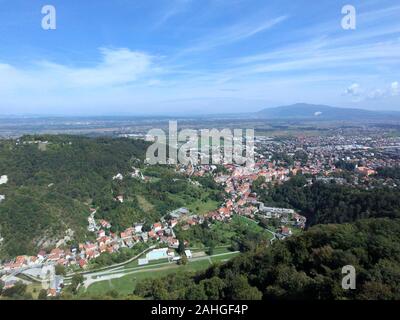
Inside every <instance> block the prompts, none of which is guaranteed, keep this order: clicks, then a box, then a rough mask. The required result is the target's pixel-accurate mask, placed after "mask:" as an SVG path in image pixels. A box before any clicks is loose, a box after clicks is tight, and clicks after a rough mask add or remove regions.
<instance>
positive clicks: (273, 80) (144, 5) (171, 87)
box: [0, 0, 400, 115]
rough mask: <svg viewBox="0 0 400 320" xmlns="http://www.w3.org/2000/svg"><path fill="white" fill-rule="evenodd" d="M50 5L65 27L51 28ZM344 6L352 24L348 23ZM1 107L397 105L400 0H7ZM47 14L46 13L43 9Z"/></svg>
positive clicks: (86, 111) (0, 110)
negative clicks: (351, 26)
mask: <svg viewBox="0 0 400 320" xmlns="http://www.w3.org/2000/svg"><path fill="white" fill-rule="evenodd" d="M45 5H52V6H53V7H54V8H55V10H56V29H54V30H45V29H43V28H42V19H43V18H45V16H46V14H43V13H42V8H43V6H45ZM344 5H352V6H353V7H354V8H355V9H356V20H355V21H356V25H355V29H344V28H343V27H342V19H343V17H344V16H345V14H342V8H343V6H344ZM0 6H1V10H0V115H24V114H26V115H29V114H35V115H40V114H43V115H44V114H46V115H128V114H129V115H168V114H209V113H246V112H253V111H258V110H260V109H263V108H266V107H274V106H279V105H288V104H292V103H299V102H303V103H315V104H327V105H333V106H339V107H356V108H364V109H371V110H399V111H400V85H399V82H400V2H399V1H397V0H391V1H388V0H362V1H355V0H347V1H339V0H319V1H315V0H296V1H292V0H277V1H275V0H226V1H225V0H113V1H108V0H107V1H106V0H68V1H66V0H62V1H61V0H46V1H38V0H29V1H27V0H0ZM46 21H47V19H46Z"/></svg>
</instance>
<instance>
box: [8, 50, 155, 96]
mask: <svg viewBox="0 0 400 320" xmlns="http://www.w3.org/2000/svg"><path fill="white" fill-rule="evenodd" d="M100 53H101V56H102V59H101V62H100V63H98V64H97V65H94V66H91V67H71V66H66V65H63V64H58V63H53V62H49V61H41V62H38V63H35V64H34V65H31V66H30V67H28V68H24V69H22V68H21V69H20V68H18V67H14V66H11V65H9V64H0V85H1V87H2V89H0V90H2V91H4V90H6V91H10V90H15V89H33V88H40V87H43V88H47V89H51V88H59V89H62V88H64V89H71V88H72V89H73V88H79V89H88V88H89V89H90V88H101V87H113V86H120V85H126V84H129V83H132V82H134V81H136V80H138V78H139V77H143V76H146V75H148V74H150V73H151V71H152V70H151V69H152V60H153V57H152V56H150V55H148V54H146V53H143V52H137V51H131V50H129V49H123V48H122V49H107V48H101V49H100Z"/></svg>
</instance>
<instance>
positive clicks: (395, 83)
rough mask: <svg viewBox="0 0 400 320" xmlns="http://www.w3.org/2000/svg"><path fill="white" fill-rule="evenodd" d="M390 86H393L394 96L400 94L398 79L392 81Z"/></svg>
mask: <svg viewBox="0 0 400 320" xmlns="http://www.w3.org/2000/svg"><path fill="white" fill-rule="evenodd" d="M390 88H391V92H392V95H393V96H397V95H398V94H400V86H399V83H398V82H397V81H395V82H392V84H391V85H390Z"/></svg>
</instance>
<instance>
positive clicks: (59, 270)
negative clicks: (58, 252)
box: [54, 264, 67, 276]
mask: <svg viewBox="0 0 400 320" xmlns="http://www.w3.org/2000/svg"><path fill="white" fill-rule="evenodd" d="M54 271H55V273H56V275H58V276H65V275H66V274H67V272H66V270H65V267H64V266H63V265H62V264H57V265H56V266H55V267H54Z"/></svg>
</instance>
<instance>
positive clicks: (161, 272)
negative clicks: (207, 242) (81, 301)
mask: <svg viewBox="0 0 400 320" xmlns="http://www.w3.org/2000/svg"><path fill="white" fill-rule="evenodd" d="M232 256H233V255H232V254H231V255H224V256H221V257H223V258H224V259H228V258H229V257H232ZM217 258H219V257H217ZM212 259H213V258H211V259H210V260H209V259H204V260H198V261H193V262H189V263H188V264H187V265H185V266H179V265H177V264H170V265H168V264H167V265H165V266H157V267H154V268H151V266H149V267H148V268H144V270H139V271H137V272H134V273H131V274H128V275H126V276H123V277H121V278H117V279H111V280H105V281H99V282H96V283H94V284H92V285H91V286H89V288H88V289H87V291H86V293H89V294H95V295H96V294H102V293H105V292H107V291H110V290H116V291H118V293H120V294H130V293H132V291H133V290H134V288H135V286H136V284H137V282H138V281H140V280H143V279H149V278H161V277H163V276H166V275H168V274H172V273H176V272H186V271H188V272H196V271H200V270H205V269H207V267H209V266H210V265H211V263H212V262H213V263H214V262H218V261H221V260H223V259H220V260H218V259H216V260H215V261H214V260H212ZM211 261H212V262H211ZM81 292H82V291H81ZM82 293H83V292H82Z"/></svg>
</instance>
